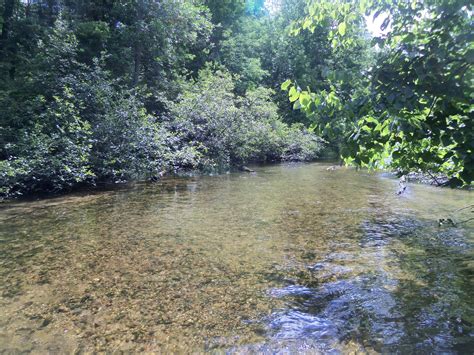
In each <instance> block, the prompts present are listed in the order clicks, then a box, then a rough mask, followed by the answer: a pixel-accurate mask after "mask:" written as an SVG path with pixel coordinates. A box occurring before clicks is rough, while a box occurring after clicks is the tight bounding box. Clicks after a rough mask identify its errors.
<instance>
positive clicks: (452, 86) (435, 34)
mask: <svg viewBox="0 0 474 355" xmlns="http://www.w3.org/2000/svg"><path fill="white" fill-rule="evenodd" d="M0 14H1V17H0V28H1V35H0V78H1V81H0V143H1V145H0V195H2V196H15V195H20V194H25V193H32V192H39V191H42V192H56V191H61V190H65V189H70V188H73V187H76V186H78V185H81V184H96V183H97V182H102V181H111V182H120V181H126V180H129V179H143V178H157V177H159V176H161V175H163V174H164V173H167V172H179V171H186V170H195V169H199V170H202V171H220V170H222V169H228V168H229V167H231V166H233V165H234V166H241V165H242V164H245V163H247V162H251V161H262V162H268V161H279V160H312V159H315V158H316V157H318V156H319V155H320V154H321V151H322V149H323V146H329V147H330V148H332V150H334V151H335V152H336V153H337V154H340V155H341V156H342V157H343V158H345V159H346V161H347V162H348V163H354V164H358V165H362V166H369V167H387V166H388V167H391V168H396V169H399V171H400V173H407V172H409V171H413V170H422V171H425V172H430V173H435V174H436V173H442V174H445V175H447V176H448V177H449V178H450V180H449V182H450V183H451V184H453V185H462V184H469V183H471V182H472V180H473V178H474V161H473V159H474V157H473V148H474V147H473V144H474V128H473V122H472V118H471V116H472V103H471V102H472V95H473V94H472V62H473V58H474V56H473V48H472V30H471V28H472V19H471V15H472V6H471V5H470V4H469V3H468V2H467V1H456V0H446V1H436V0H430V1H423V2H418V1H414V2H407V1H402V0H377V1H376V0H361V1H343V0H337V1H306V0H279V1H276V0H274V1H266V2H264V1H262V0H253V1H250V0H247V1H245V0H219V1H214V0H178V1H177V0H135V1H131V0H107V1H105V0H104V1H91V0H84V1H70V0H28V1H20V0H3V1H2V3H1V7H0ZM366 15H370V17H384V18H386V20H385V21H383V23H382V27H383V28H385V29H389V30H388V31H386V33H383V32H382V33H381V34H380V35H379V37H372V36H371V35H370V34H369V32H368V30H367V27H366V23H367V21H366V18H365V17H364V16H366ZM282 83H283V85H282ZM282 88H283V89H284V90H288V91H289V98H290V102H291V103H290V102H289V101H288V96H287V95H288V93H286V92H285V91H282V90H281V89H282ZM295 109H296V110H295ZM316 134H318V136H317V135H316ZM319 137H321V138H319Z"/></svg>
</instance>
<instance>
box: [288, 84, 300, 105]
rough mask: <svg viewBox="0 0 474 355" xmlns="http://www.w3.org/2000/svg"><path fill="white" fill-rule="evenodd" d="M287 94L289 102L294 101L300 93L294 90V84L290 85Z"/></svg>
mask: <svg viewBox="0 0 474 355" xmlns="http://www.w3.org/2000/svg"><path fill="white" fill-rule="evenodd" d="M289 95H290V102H294V101H296V100H298V98H299V96H300V93H299V92H298V91H297V90H296V88H295V87H294V86H292V87H291V89H290V92H289Z"/></svg>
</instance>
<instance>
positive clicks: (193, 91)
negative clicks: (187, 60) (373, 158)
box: [168, 66, 323, 170]
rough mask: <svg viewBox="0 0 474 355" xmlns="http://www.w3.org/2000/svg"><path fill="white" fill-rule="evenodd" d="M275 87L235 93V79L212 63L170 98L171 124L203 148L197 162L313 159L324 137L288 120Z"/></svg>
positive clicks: (211, 165) (205, 165)
mask: <svg viewBox="0 0 474 355" xmlns="http://www.w3.org/2000/svg"><path fill="white" fill-rule="evenodd" d="M272 93H273V92H272V91H271V90H269V89H266V88H262V87H259V88H256V89H254V90H250V91H247V92H246V94H245V95H244V96H238V95H236V94H235V93H234V80H233V77H232V76H231V74H229V73H228V72H227V71H226V70H225V69H222V68H212V67H210V66H208V67H207V68H206V69H204V70H202V71H201V72H200V73H199V77H198V79H197V80H196V81H194V82H191V83H189V85H188V86H187V87H186V89H185V90H184V92H183V94H182V95H181V96H180V97H178V99H177V100H176V101H175V102H170V103H169V104H168V108H169V111H170V116H171V118H170V129H171V130H172V131H174V132H176V134H177V136H179V139H180V140H181V141H182V142H185V143H184V144H187V145H190V146H192V147H194V148H195V151H196V152H198V153H199V154H197V155H196V156H195V157H197V158H198V159H199V161H198V162H197V166H198V167H199V168H201V169H204V170H219V169H223V168H228V167H229V166H230V165H241V164H244V163H246V162H249V161H259V162H266V161H275V160H312V159H315V158H316V157H317V156H318V154H319V152H320V151H321V148H322V146H323V141H322V140H321V139H319V138H318V137H316V136H315V135H314V134H312V133H310V132H308V131H307V130H305V129H304V128H303V127H302V126H291V127H290V126H288V125H286V124H285V123H283V122H282V121H281V120H280V118H279V116H278V111H277V106H276V105H275V104H274V103H273V102H272V101H271V95H272Z"/></svg>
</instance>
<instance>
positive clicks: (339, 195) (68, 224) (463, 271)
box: [0, 163, 474, 354]
mask: <svg viewBox="0 0 474 355" xmlns="http://www.w3.org/2000/svg"><path fill="white" fill-rule="evenodd" d="M326 169H327V165H326V164H322V163H316V164H306V165H291V164H290V165H273V166H264V167H256V168H255V170H256V171H257V172H256V174H247V173H233V174H226V175H219V176H201V177H191V178H173V179H166V180H163V181H161V182H158V183H153V184H136V185H133V186H128V187H126V188H121V189H116V190H112V191H106V192H91V193H80V194H79V193H78V194H71V195H68V196H65V197H59V198H52V199H46V200H39V201H33V202H12V203H7V204H3V205H1V207H0V222H1V227H0V277H1V279H0V281H1V282H0V297H1V298H0V307H1V312H0V351H6V352H29V351H33V352H36V353H44V352H90V351H104V350H107V351H165V352H166V351H179V352H189V351H198V352H199V351H204V350H214V349H215V350H219V351H220V350H222V351H229V352H234V351H235V352H241V353H247V352H250V353H252V352H265V351H266V352H277V351H283V352H285V351H287V352H302V353H304V352H307V353H318V352H320V353H336V354H337V353H348V352H351V351H366V352H384V353H387V352H395V351H397V352H400V353H408V352H415V351H417V352H422V353H428V352H445V353H469V352H470V351H472V349H473V347H474V327H473V323H474V314H473V306H474V302H473V300H472V295H473V291H474V285H473V271H474V262H473V245H474V233H473V231H474V225H473V224H472V223H471V222H467V223H462V224H459V225H458V226H456V227H452V226H441V227H440V226H438V223H437V221H438V219H439V218H448V217H449V218H453V219H454V220H455V222H460V221H463V220H465V219H468V218H470V217H472V213H470V211H469V209H464V210H459V209H461V208H463V207H465V206H468V205H470V204H473V203H474V195H473V192H469V191H459V190H448V189H438V188H434V187H429V186H424V185H409V187H408V190H407V192H406V193H405V194H404V195H402V196H397V195H396V194H395V192H396V190H397V185H398V183H397V181H396V180H394V179H391V178H389V177H384V176H381V175H376V174H369V173H367V172H357V171H355V170H353V169H345V168H342V169H338V170H336V171H328V170H326Z"/></svg>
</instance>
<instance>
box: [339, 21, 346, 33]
mask: <svg viewBox="0 0 474 355" xmlns="http://www.w3.org/2000/svg"><path fill="white" fill-rule="evenodd" d="M346 27H347V25H346V23H345V22H341V23H340V24H339V26H337V31H338V32H339V34H340V35H341V36H344V35H345V34H346Z"/></svg>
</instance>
